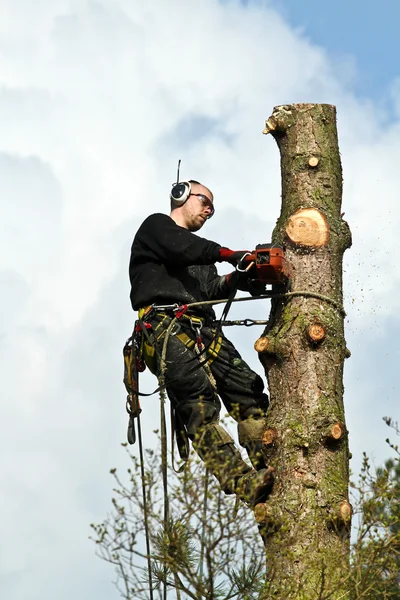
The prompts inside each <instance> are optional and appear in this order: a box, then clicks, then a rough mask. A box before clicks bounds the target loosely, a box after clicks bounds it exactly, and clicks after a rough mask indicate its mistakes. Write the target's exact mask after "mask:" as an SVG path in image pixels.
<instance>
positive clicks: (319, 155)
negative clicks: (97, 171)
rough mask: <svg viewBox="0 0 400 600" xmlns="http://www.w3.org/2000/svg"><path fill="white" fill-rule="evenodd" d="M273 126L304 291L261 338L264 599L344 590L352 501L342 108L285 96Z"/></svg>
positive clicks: (286, 228) (285, 301) (282, 239)
mask: <svg viewBox="0 0 400 600" xmlns="http://www.w3.org/2000/svg"><path fill="white" fill-rule="evenodd" d="M264 133H271V134H272V135H273V136H274V138H275V140H276V141H277V144H278V146H279V150H280V153H281V169H282V211H281V215H280V217H279V219H278V222H277V225H276V227H275V230H274V232H273V238H272V239H273V242H274V243H275V244H281V245H283V246H285V248H286V257H287V259H288V261H289V263H290V265H291V292H304V294H300V295H293V296H290V297H284V298H281V299H275V300H274V301H273V302H272V309H271V315H270V319H269V323H268V325H267V327H266V330H265V332H264V334H263V336H262V337H261V338H260V339H259V340H257V342H256V344H255V347H256V350H258V352H259V357H260V360H261V362H262V364H263V365H264V368H265V371H266V374H267V378H268V383H269V390H270V397H271V404H270V409H269V415H268V422H269V429H268V430H267V431H266V432H265V435H264V439H263V441H264V447H265V452H266V455H267V457H268V462H269V464H271V465H273V466H274V467H275V468H276V481H275V485H274V489H273V492H272V494H271V496H270V498H269V500H268V502H267V503H266V504H260V505H258V506H257V507H256V511H255V514H256V519H257V520H258V522H259V523H260V531H261V533H262V535H263V539H264V542H265V549H266V557H267V569H268V573H269V587H268V589H267V590H266V592H265V598H267V599H268V600H269V599H272V598H274V599H278V600H286V599H292V598H293V599H296V600H300V599H302V600H303V599H304V600H313V599H315V600H316V599H319V600H323V599H325V598H328V597H329V599H330V600H339V598H340V599H341V600H345V599H348V597H349V596H348V591H347V584H346V577H347V574H348V564H349V537H350V522H351V506H350V505H349V503H348V481H349V468H348V464H349V451H348V437H347V430H346V426H345V417H344V407H343V362H344V359H345V358H346V355H348V354H349V353H348V350H347V349H346V343H345V339H344V327H343V320H344V313H343V309H342V258H343V253H344V251H345V250H346V248H348V247H349V246H350V245H351V234H350V230H349V227H348V225H347V223H346V222H345V221H343V220H342V215H341V198H342V170H341V163H340V156H339V149H338V139H337V130H336V110H335V107H334V106H330V105H327V104H296V105H289V106H278V107H276V108H275V109H274V111H273V114H272V116H271V117H270V118H269V119H268V121H267V122H266V128H265V130H264ZM308 294H309V295H308ZM315 295H318V296H319V297H316V296H315Z"/></svg>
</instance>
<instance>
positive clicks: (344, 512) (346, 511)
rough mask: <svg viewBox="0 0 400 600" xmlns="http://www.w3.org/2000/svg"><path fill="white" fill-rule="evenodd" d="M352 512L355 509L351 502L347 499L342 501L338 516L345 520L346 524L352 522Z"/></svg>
mask: <svg viewBox="0 0 400 600" xmlns="http://www.w3.org/2000/svg"><path fill="white" fill-rule="evenodd" d="M352 514H353V509H352V507H351V504H349V503H348V502H347V501H344V502H342V503H341V504H340V506H339V511H338V517H339V518H340V520H341V521H343V523H345V524H350V522H351V516H352Z"/></svg>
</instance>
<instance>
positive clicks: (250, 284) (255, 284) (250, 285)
mask: <svg viewBox="0 0 400 600" xmlns="http://www.w3.org/2000/svg"><path fill="white" fill-rule="evenodd" d="M244 286H246V289H245V287H244ZM244 286H243V288H239V289H240V290H243V291H244V292H249V294H250V295H251V296H256V297H257V296H262V295H263V294H265V292H266V291H267V289H266V284H265V283H263V282H262V281H259V280H258V279H251V278H250V277H249V278H248V279H247V281H245V282H244Z"/></svg>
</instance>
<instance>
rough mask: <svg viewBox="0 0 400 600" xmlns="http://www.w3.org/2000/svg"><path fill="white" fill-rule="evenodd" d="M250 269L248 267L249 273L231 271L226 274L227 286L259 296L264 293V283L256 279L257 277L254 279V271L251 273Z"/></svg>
mask: <svg viewBox="0 0 400 600" xmlns="http://www.w3.org/2000/svg"><path fill="white" fill-rule="evenodd" d="M252 271H253V269H250V273H249V272H247V271H244V272H239V271H233V273H229V275H226V276H225V277H226V282H227V284H228V285H229V288H230V289H233V288H236V289H237V290H240V291H242V292H249V294H250V295H251V296H261V295H262V294H265V292H266V288H265V283H262V281H258V279H254V278H253V276H254V272H253V273H252Z"/></svg>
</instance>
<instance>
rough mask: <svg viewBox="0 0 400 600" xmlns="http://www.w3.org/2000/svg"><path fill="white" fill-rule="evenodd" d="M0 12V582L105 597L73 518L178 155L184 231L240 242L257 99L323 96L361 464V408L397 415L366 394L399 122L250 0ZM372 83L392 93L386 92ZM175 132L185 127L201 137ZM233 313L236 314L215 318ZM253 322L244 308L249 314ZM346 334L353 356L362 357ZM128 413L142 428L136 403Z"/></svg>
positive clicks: (96, 487) (272, 166) (386, 339)
mask: <svg viewBox="0 0 400 600" xmlns="http://www.w3.org/2000/svg"><path fill="white" fill-rule="evenodd" d="M5 6H6V12H5V14H3V15H2V20H1V23H0V36H1V37H0V74H1V75H0V125H1V132H2V134H1V137H0V194H1V195H0V198H1V201H0V217H1V223H2V225H3V228H4V232H2V238H1V242H0V244H1V253H0V255H1V259H0V291H2V299H3V302H4V309H3V314H2V318H1V320H0V323H1V329H0V359H1V364H2V366H3V369H4V377H3V378H2V391H3V395H2V396H3V398H4V401H3V402H2V403H1V405H0V410H1V416H2V423H3V426H4V433H3V435H2V438H1V456H2V459H1V460H2V463H4V466H3V472H4V473H5V475H6V478H7V484H6V485H7V490H8V495H7V496H6V497H3V498H2V501H1V508H2V513H3V514H6V515H8V518H7V522H5V523H4V522H3V523H2V525H1V526H0V533H1V536H2V539H3V540H4V539H7V544H4V545H3V547H7V555H4V557H3V558H4V560H2V561H1V562H2V575H0V577H3V580H4V582H5V583H4V585H5V590H6V595H7V598H10V599H11V598H12V599H13V600H14V599H15V600H22V599H23V600H36V598H38V597H43V598H46V597H52V596H57V598H59V599H60V600H63V598H69V597H70V596H71V594H72V593H73V596H74V597H75V598H77V599H79V598H80V597H81V598H86V597H88V596H89V595H94V593H96V596H97V597H98V598H99V599H101V598H108V599H109V598H111V597H115V598H116V597H117V593H116V592H110V588H107V589H104V578H105V577H106V580H108V579H111V577H112V575H111V571H110V572H109V571H108V570H107V569H106V567H105V566H103V565H99V566H97V563H95V560H96V559H94V558H92V552H93V549H92V547H91V546H90V545H89V543H88V542H86V541H85V540H86V537H87V535H88V534H89V529H88V527H87V531H86V530H85V527H86V526H87V525H88V524H89V522H90V521H92V520H96V519H97V520H100V519H101V518H102V517H103V515H104V514H105V511H106V510H107V509H108V505H109V495H110V481H109V478H108V476H107V470H108V468H109V467H111V466H115V465H116V464H118V463H119V464H120V463H123V458H122V456H123V454H122V453H121V451H120V449H119V446H118V443H119V441H121V439H123V436H124V434H125V425H126V423H125V421H126V419H125V414H124V392H123V389H122V384H121V377H122V373H121V371H122V364H120V363H121V344H122V342H123V341H124V339H125V337H127V336H128V334H129V330H130V327H131V321H132V313H131V310H130V307H129V287H128V279H127V264H128V258H129V246H130V243H131V239H132V237H133V234H134V232H135V230H136V229H137V227H138V226H139V224H140V222H141V220H142V219H143V218H144V217H145V216H146V215H147V214H148V213H150V212H156V211H165V212H166V211H167V210H168V192H169V186H170V184H171V183H172V181H173V179H174V177H175V169H176V161H177V159H178V158H182V159H183V163H182V175H183V176H184V177H189V176H193V177H196V178H198V179H201V180H203V181H204V182H206V183H207V184H208V185H210V187H212V189H213V191H214V192H215V197H216V206H217V211H216V215H215V217H214V219H213V220H212V221H210V223H209V224H208V225H207V229H205V230H204V236H205V237H207V238H209V239H215V240H216V241H219V242H221V243H222V244H224V245H229V246H231V247H238V248H246V247H247V248H251V247H253V246H254V245H255V243H257V242H260V241H267V240H268V238H269V237H270V233H271V231H272V228H273V226H274V224H275V221H276V218H277V216H278V214H279V210H280V173H279V155H278V150H277V148H276V147H275V143H274V142H273V140H272V138H269V137H264V136H262V135H261V130H262V128H263V125H264V119H265V118H267V117H268V116H269V115H270V113H271V111H272V108H273V106H274V105H276V104H283V103H289V102H290V103H291V102H298V101H302V102H303V101H315V102H329V103H332V104H336V105H337V106H338V117H339V139H340V148H341V153H342V158H343V166H344V182H345V193H344V202H343V210H344V211H345V213H346V217H345V218H347V219H348V221H349V223H350V226H351V228H352V230H353V238H354V244H353V248H352V249H351V250H350V251H348V252H347V253H346V279H345V285H346V290H347V291H346V297H347V301H346V308H347V309H348V312H349V323H348V325H347V331H348V338H349V345H350V347H351V349H352V350H353V357H352V358H351V359H350V361H349V362H348V364H347V365H346V389H347V391H346V399H347V412H348V421H349V423H348V424H349V426H350V429H351V431H352V432H353V433H352V436H351V443H352V450H353V452H354V454H355V460H357V456H358V457H359V454H360V452H361V450H363V449H364V448H366V449H368V450H369V449H372V451H373V452H374V453H375V454H376V456H377V458H378V459H379V460H382V459H383V458H384V457H385V453H386V450H385V449H384V448H383V449H382V441H383V439H384V437H386V432H385V431H384V426H383V425H382V427H376V426H375V423H376V422H380V421H379V419H380V417H381V416H382V413H385V414H392V415H393V416H396V415H395V413H394V411H395V397H394V396H395V390H394V389H393V388H394V387H395V386H396V384H395V382H394V376H393V375H392V374H391V372H390V369H387V371H385V373H386V387H384V389H382V388H381V387H380V386H379V383H378V382H379V372H375V371H374V368H373V365H374V362H376V359H377V353H379V352H380V348H382V347H384V346H387V347H389V348H390V347H391V339H392V338H391V332H393V331H394V330H395V329H396V328H398V326H399V324H398V315H397V311H396V308H397V298H396V290H397V289H398V284H399V278H400V270H399V268H398V267H397V255H396V248H397V230H398V223H399V214H400V209H399V204H398V201H397V197H398V193H399V191H400V190H399V183H398V177H397V169H396V167H397V161H398V158H399V155H400V142H399V135H398V133H399V124H398V123H397V122H395V123H390V122H388V120H387V115H385V114H383V113H382V110H381V109H380V108H379V107H377V106H375V105H374V104H373V103H372V102H371V101H366V100H363V101H361V100H360V99H358V98H355V97H354V96H353V95H352V90H351V89H349V88H345V87H343V85H342V81H341V79H340V77H339V75H340V74H338V72H337V67H335V65H333V63H331V61H330V57H329V56H328V55H327V54H326V53H325V52H324V51H323V50H321V49H320V48H317V47H314V46H313V45H312V44H311V43H310V42H309V41H307V40H304V39H302V38H301V35H300V34H299V33H296V32H293V31H291V30H290V28H289V27H288V26H287V25H286V24H285V22H284V21H283V20H282V19H281V18H280V17H279V16H278V15H277V14H276V13H275V12H274V11H273V10H272V8H270V3H262V2H260V3H258V4H253V5H251V6H249V7H248V8H245V7H243V6H241V5H240V3H239V2H228V3H225V4H223V5H222V4H219V3H218V2H216V1H215V0H204V1H203V2H201V3H195V2H185V3H184V2H180V1H178V0H170V2H168V5H167V4H165V3H163V2H161V0H158V1H154V2H152V3H147V4H146V3H143V2H138V1H134V2H132V1H131V0H129V1H128V0H120V1H118V0H108V1H105V0H104V1H98V2H94V1H84V0H74V1H67V0H63V1H61V0H59V1H57V2H54V1H52V2H50V1H47V2H46V1H43V2H41V3H39V4H38V3H36V4H35V5H33V4H32V3H31V2H28V1H25V2H24V1H22V0H21V1H20V2H18V3H15V2H12V1H11V0H5ZM392 93H393V98H394V102H396V103H398V102H399V100H398V98H399V94H398V88H396V86H395V85H394V87H393V92H392ZM191 124H192V126H193V130H194V133H192V134H191V133H190V129H191ZM196 127H197V128H202V127H204V131H202V132H201V135H200V134H199V133H200V132H199V133H197V135H196ZM249 310H250V309H249V305H248V304H245V305H243V306H241V307H240V308H239V307H237V308H235V309H234V312H233V313H232V314H238V315H243V316H245V315H246V316H247V315H248V314H249ZM252 310H253V309H252ZM267 312H268V309H267V306H265V303H257V304H256V306H255V307H254V313H253V315H252V316H255V317H256V318H263V317H266V316H267V315H266V313H267ZM229 336H230V337H231V338H232V339H233V340H234V342H235V343H236V344H237V346H238V347H239V348H240V350H241V351H242V352H243V354H244V355H245V358H246V360H248V361H249V362H251V363H252V364H253V365H254V366H255V367H256V368H257V370H259V371H260V369H259V367H258V363H257V360H256V357H255V356H254V354H253V353H252V351H251V349H252V342H253V340H254V338H255V337H256V336H257V333H256V332H255V331H254V330H252V329H250V330H246V331H245V332H243V331H242V330H241V331H234V332H232V331H229ZM394 339H396V337H395V336H394ZM366 345H369V347H370V348H371V350H370V354H366V353H364V354H363V353H362V349H363V348H365V346H366ZM391 359H392V354H391V353H389V354H388V356H387V362H388V363H390V361H391ZM381 368H383V367H381ZM143 385H144V387H145V389H146V390H149V389H151V388H152V386H154V381H153V380H152V379H151V378H150V377H147V376H146V378H145V379H144V384H143ZM378 394H379V398H380V399H382V398H383V400H382V401H381V402H377V395H378ZM149 405H150V406H151V407H152V408H151V412H147V413H146V407H148V406H149ZM146 407H145V410H144V413H145V414H144V418H145V429H146V431H148V432H150V431H151V430H152V429H154V427H156V426H157V423H154V422H153V421H152V419H153V418H154V417H153V416H152V415H153V414H154V413H155V412H156V407H157V399H156V398H155V399H154V398H153V399H151V400H148V401H146ZM361 411H362V414H363V415H364V417H363V418H364V421H363V422H362V427H361V426H360V416H359V415H360V413H361ZM360 431H363V432H367V434H366V435H365V434H363V436H364V437H362V436H361V434H360V433H359V432H360ZM6 453H7V456H8V458H7V461H6V459H5V456H6ZM357 453H358V454H357ZM21 548H22V549H23V550H22V551H21ZM71 563H72V566H73V568H72V569H71ZM43 564H45V565H46V576H44V575H43V571H42V567H43ZM74 565H75V568H74ZM77 565H79V567H78V566H77ZM85 569H86V570H87V571H86V572H87V573H88V575H87V576H86V579H85V576H84V575H83V574H82V573H83V572H84V571H85ZM49 572H53V573H54V576H53V577H52V576H48V575H47V574H48V573H49ZM104 573H106V575H105V576H104ZM89 578H90V582H89ZM60 579H63V580H64V584H63V585H62V586H60V587H57V585H58V584H57V582H59V581H60ZM79 589H81V591H79ZM55 590H57V591H55ZM89 592H90V593H89ZM113 593H114V594H115V595H114V596H112V594H113Z"/></svg>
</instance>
